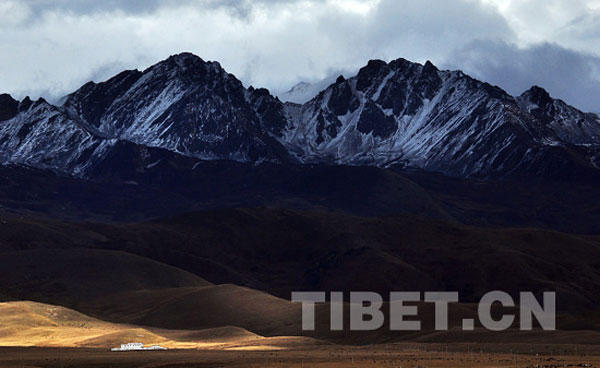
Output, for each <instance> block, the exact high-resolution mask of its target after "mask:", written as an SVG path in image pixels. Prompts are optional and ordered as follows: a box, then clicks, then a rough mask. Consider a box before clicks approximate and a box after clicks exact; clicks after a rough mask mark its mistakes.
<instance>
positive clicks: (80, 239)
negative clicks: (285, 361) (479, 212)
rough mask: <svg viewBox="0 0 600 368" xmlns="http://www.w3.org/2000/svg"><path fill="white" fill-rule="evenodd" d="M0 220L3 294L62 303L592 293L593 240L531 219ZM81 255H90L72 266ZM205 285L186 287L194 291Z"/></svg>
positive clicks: (250, 215) (599, 280)
mask: <svg viewBox="0 0 600 368" xmlns="http://www.w3.org/2000/svg"><path fill="white" fill-rule="evenodd" d="M3 221H4V222H6V223H5V224H0V226H5V227H4V228H6V229H18V231H10V230H8V231H2V232H0V249H2V251H0V257H2V262H3V264H6V265H8V267H7V268H6V269H5V270H3V271H2V272H4V273H5V276H4V277H2V278H0V293H1V295H3V296H4V297H5V298H13V299H14V298H27V299H36V300H39V299H38V298H48V299H44V300H43V301H48V302H52V303H57V304H61V305H66V306H75V305H76V304H77V303H89V300H92V299H95V298H96V297H98V296H106V295H109V294H113V295H114V294H118V293H124V292H130V291H131V292H139V290H144V289H165V288H168V289H173V288H179V287H204V286H207V282H206V281H204V280H208V282H210V283H213V284H227V283H229V284H236V285H240V286H244V287H247V288H252V289H257V290H262V291H265V292H267V293H270V294H272V295H275V296H277V297H280V298H283V299H289V297H290V292H291V291H300V290H323V291H331V290H334V291H351V290H370V291H377V292H380V293H382V294H383V295H386V294H387V293H388V292H389V291H396V290H453V291H454V290H455V291H459V292H460V295H461V300H462V301H463V302H474V301H477V300H478V299H479V298H480V297H481V295H482V294H484V293H486V292H488V291H490V290H496V289H499V290H505V291H507V292H510V293H511V294H513V295H515V296H516V295H517V294H518V292H519V291H523V290H531V291H534V292H537V293H539V292H541V291H545V290H555V291H557V304H558V308H559V309H560V310H562V311H566V312H569V313H573V314H574V315H575V317H577V318H579V317H581V316H584V315H585V316H587V315H588V313H593V312H597V307H596V303H597V302H598V299H597V298H598V295H600V275H599V273H600V271H599V270H600V264H599V263H598V262H599V260H600V239H599V238H598V237H594V236H579V235H570V234H563V233H558V232H554V231H547V230H539V229H497V228H479V227H471V226H465V225H461V224H458V223H453V222H445V221H440V220H428V219H423V218H416V217H410V216H395V217H377V218H373V217H358V216H351V215H344V214H340V213H331V212H314V211H293V210H278V209H265V208H262V209H261V208H257V209H231V210H220V211H203V212H195V213H188V214H183V215H180V216H175V217H170V218H165V219H160V220H154V221H150V222H144V223H134V224H99V223H73V222H62V221H56V220H44V219H38V218H30V217H24V218H21V217H19V216H12V217H11V216H10V215H7V216H5V217H3ZM28 248H36V249H32V250H26V249H28ZM55 248H62V250H54V249H55ZM100 249H105V250H100ZM117 254H118V255H119V256H116V255H117ZM131 254H137V255H138V256H142V257H144V258H140V257H136V256H133V255H131ZM81 257H84V258H83V259H87V261H86V262H88V263H89V262H91V264H95V265H96V266H94V267H88V266H86V267H82V266H81V265H85V264H86V263H85V262H81V261H80V259H81ZM111 257H112V258H111ZM124 259H127V261H124ZM148 259H152V260H154V261H155V262H160V263H152V264H150V263H148V262H151V261H148ZM142 260H143V262H142ZM131 262H133V263H131ZM140 262H141V263H140ZM130 263H131V265H136V266H135V267H131V265H130ZM119 264H120V265H122V267H120V268H119V267H116V266H115V265H117V266H118V265H119ZM142 264H143V265H148V269H146V268H145V267H146V266H144V267H142ZM166 265H169V266H166ZM115 267H116V268H115ZM174 267H176V268H174ZM78 269H79V271H78ZM119 270H121V271H119ZM158 270H160V271H158ZM163 270H165V271H163ZM182 270H185V271H187V272H184V271H182ZM83 271H85V272H83ZM91 271H94V272H96V273H92V274H88V272H91ZM138 271H139V272H138ZM166 271H168V272H166ZM165 272H166V273H165ZM130 273H132V274H130ZM169 274H170V275H172V276H166V275H169ZM120 280H124V281H120ZM15 285H19V286H15ZM79 285H88V286H89V285H97V286H94V287H93V288H89V287H86V286H79ZM207 290H210V289H205V290H203V291H201V292H200V291H198V292H195V293H193V294H191V295H193V296H194V298H197V299H198V300H200V299H202V298H200V295H203V293H207ZM212 290H213V292H211V293H208V294H206V295H209V296H210V297H209V296H206V297H203V298H204V299H205V300H209V299H210V298H217V296H218V295H221V296H222V295H229V294H227V293H224V294H219V293H220V292H222V291H223V290H227V287H224V286H219V287H215V288H213V289H212ZM245 290H248V289H245ZM217 291H218V292H217ZM179 292H181V290H180V291H177V293H179ZM243 294H244V293H242V294H241V295H243ZM140 295H143V297H144V298H153V297H154V296H153V295H154V294H152V293H150V294H143V293H142V294H140ZM243 298H250V296H248V295H245V296H243V297H242V299H243ZM159 299H160V298H159ZM261 308H262V307H261ZM197 318H200V317H197ZM573 323H574V324H575V325H577V323H578V322H577V323H576V322H573ZM593 325H594V323H592V322H587V324H584V325H583V326H584V327H585V326H587V327H592V326H593ZM204 327H213V326H204ZM265 331H266V332H268V329H265ZM265 331H263V330H262V329H261V332H265Z"/></svg>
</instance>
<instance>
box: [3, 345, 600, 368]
mask: <svg viewBox="0 0 600 368" xmlns="http://www.w3.org/2000/svg"><path fill="white" fill-rule="evenodd" d="M549 349H552V350H553V351H552V352H550V350H549ZM516 351H519V354H516ZM524 352H525V353H524ZM599 366H600V347H597V346H594V347H590V346H576V345H569V346H566V345H510V344H496V345H458V344H452V345H415V344H393V345H373V346H364V347H347V346H338V345H331V346H318V347H307V348H295V349H290V350H280V351H231V350H170V351H165V352H159V351H156V352H127V353H114V352H110V351H107V350H106V349H87V348H79V349H77V348H21V347H11V348H0V367H48V368H50V367H61V368H68V367H178V368H184V367H282V368H283V367H405V368H408V367H599Z"/></svg>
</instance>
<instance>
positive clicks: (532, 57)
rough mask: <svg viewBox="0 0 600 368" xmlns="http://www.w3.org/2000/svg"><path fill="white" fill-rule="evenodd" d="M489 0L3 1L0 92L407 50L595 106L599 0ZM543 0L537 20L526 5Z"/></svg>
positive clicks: (350, 65) (286, 76)
mask: <svg viewBox="0 0 600 368" xmlns="http://www.w3.org/2000/svg"><path fill="white" fill-rule="evenodd" d="M496 3H498V1H496V0H456V1H446V0H404V1H397V0H322V1H317V0H258V1H249V0H197V1H193V0H164V1H159V0H130V1H116V0H108V1H95V0H78V1H67V0H0V48H1V56H0V90H1V91H2V92H9V93H12V94H14V95H16V96H17V97H23V96H24V95H26V94H29V95H32V96H34V97H36V96H37V95H44V96H46V97H51V98H52V97H54V98H56V97H58V96H61V95H63V94H65V93H68V92H70V91H72V90H73V89H75V88H77V87H79V86H80V85H81V84H83V83H84V82H86V81H88V80H90V79H93V80H96V81H100V80H103V79H106V78H108V77H109V76H111V75H112V74H115V73H117V72H119V71H120V70H122V69H132V68H138V69H143V68H145V67H147V66H149V65H151V64H153V63H155V62H157V61H159V60H161V59H164V58H165V57H167V56H169V55H170V54H175V53H178V52H181V51H191V52H193V53H195V54H197V55H199V56H201V57H202V58H204V59H207V60H218V61H219V62H220V63H221V64H222V65H223V66H224V67H225V68H226V69H227V70H228V71H229V72H232V73H234V74H235V75H236V76H238V78H240V79H241V80H242V81H243V82H244V83H245V84H246V85H249V84H253V85H255V86H265V87H267V88H269V89H271V90H273V91H275V92H281V91H284V90H287V89H289V88H290V87H291V86H292V85H294V84H296V83H297V82H299V81H302V80H306V81H311V82H315V81H319V80H321V79H323V78H326V77H328V76H330V75H332V74H335V73H339V71H348V70H357V69H358V68H359V67H361V66H362V65H364V64H366V62H367V61H368V60H369V59H372V58H380V59H384V60H391V59H396V58H398V57H404V58H407V59H409V60H413V61H418V62H424V61H425V60H428V59H429V60H432V61H433V62H434V63H436V64H437V65H439V66H442V67H449V68H456V69H462V70H464V71H465V72H467V73H472V74H473V75H474V76H476V77H478V78H480V79H483V80H486V81H489V82H491V83H494V84H497V85H499V86H501V87H503V88H504V89H506V90H507V91H508V92H510V93H512V94H519V93H521V92H522V91H523V90H525V89H527V88H529V86H531V85H532V84H538V85H541V86H544V87H545V88H547V89H548V90H549V91H550V93H551V94H553V95H554V96H555V97H559V98H563V99H564V100H565V101H567V102H568V103H571V104H574V105H575V106H578V107H580V108H582V109H584V110H593V111H600V99H599V98H597V96H599V94H598V92H599V91H600V72H599V70H600V68H599V65H600V63H599V61H598V60H599V59H598V58H599V57H600V50H596V49H595V48H594V47H593V46H592V45H594V44H596V43H597V42H598V41H599V40H598V34H597V30H598V29H600V26H599V24H600V16H598V14H600V12H599V10H598V9H600V5H599V6H598V7H597V8H596V7H595V6H596V5H598V4H596V3H597V2H596V0H594V1H590V2H589V4H591V5H586V6H582V5H580V4H579V5H578V6H574V5H571V4H569V3H570V1H569V0H565V1H562V2H561V1H559V0H552V1H550V0H547V1H541V0H520V1H519V2H517V1H514V0H513V1H511V0H507V2H504V3H503V4H504V5H503V7H499V6H497V4H496ZM506 3H508V4H509V5H510V6H506ZM525 3H526V5H527V6H524V5H523V4H525ZM571 3H573V4H575V2H571ZM515 4H516V5H515ZM557 4H558V5H560V6H562V7H558V8H557V6H558V5H557ZM517 5H518V6H517ZM551 6H553V7H554V8H556V9H559V10H560V11H558V12H556V11H554V12H552V11H551V10H552V9H554V8H551ZM545 7H548V9H549V10H548V11H547V12H545V13H544V14H545V15H544V16H545V17H547V19H546V21H545V22H542V21H540V20H539V19H537V18H539V15H537V18H536V14H535V13H532V12H534V11H535V9H536V8H537V9H546V8H545ZM532 9H533V10H532ZM565 9H567V10H568V11H567V10H565ZM538 13H539V12H538ZM528 18H531V19H536V21H535V22H530V23H531V24H530V23H529V22H524V21H523V20H524V19H525V20H527V19H528ZM535 27H538V28H535ZM532 35H534V36H532ZM540 35H543V37H542V36H540ZM345 74H347V73H345Z"/></svg>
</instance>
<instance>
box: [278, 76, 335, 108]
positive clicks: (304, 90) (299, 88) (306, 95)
mask: <svg viewBox="0 0 600 368" xmlns="http://www.w3.org/2000/svg"><path fill="white" fill-rule="evenodd" d="M337 77H338V76H337V75H330V76H328V77H326V78H324V79H322V80H320V81H317V82H313V83H309V82H300V83H297V84H296V85H294V86H293V87H292V88H290V89H289V90H288V91H285V92H282V93H278V94H277V97H279V98H280V99H281V100H282V101H284V102H293V103H297V104H304V103H306V102H308V101H310V100H312V99H313V98H314V97H315V96H316V95H318V94H319V92H321V91H322V90H324V89H325V88H327V87H328V86H329V85H330V84H332V83H333V82H335V80H336V78H337Z"/></svg>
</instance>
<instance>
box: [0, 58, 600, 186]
mask: <svg viewBox="0 0 600 368" xmlns="http://www.w3.org/2000/svg"><path fill="white" fill-rule="evenodd" d="M0 120H1V121H0V162H2V163H4V164H9V163H15V164H24V165H27V166H31V167H36V168H43V169H52V170H55V171H57V172H61V173H66V174H69V175H74V176H77V177H82V178H89V177H93V176H94V175H95V172H96V170H97V168H99V167H102V166H103V165H104V166H106V162H107V161H108V160H111V162H120V161H122V157H121V156H120V155H123V154H125V152H130V153H131V152H133V151H135V152H136V155H137V157H138V159H139V160H138V161H139V165H140V169H142V170H143V169H150V168H152V167H153V166H154V165H158V164H159V163H160V162H161V160H165V159H166V157H170V156H171V155H173V154H174V155H181V156H185V157H190V158H193V159H195V160H198V162H200V161H207V160H233V161H238V162H246V163H252V164H260V163H263V162H271V163H285V164H295V165H310V164H327V165H368V166H377V167H402V168H418V169H423V170H427V171H435V172H440V173H443V174H445V175H449V176H456V177H465V178H506V177H514V176H532V177H539V176H541V177H555V178H564V177H565V176H568V177H572V178H580V177H583V178H589V177H593V178H596V177H598V174H599V173H600V170H599V169H598V166H599V164H600V117H599V116H598V115H596V114H593V113H584V112H582V111H580V110H578V109H576V108H574V107H572V106H569V105H567V104H566V103H564V102H563V101H561V100H557V99H553V98H552V97H550V95H549V94H548V93H547V92H546V91H545V90H543V89H542V88H540V87H537V86H534V87H532V88H531V89H529V90H528V91H526V92H524V93H523V94H522V95H520V96H517V97H513V96H511V95H509V94H508V93H506V92H505V91H503V90H502V89H501V88H499V87H496V86H492V85H490V84H487V83H485V82H481V81H478V80H476V79H474V78H471V77H469V76H468V75H466V74H464V73H462V72H461V71H444V70H438V69H437V68H436V67H435V66H434V65H433V64H432V63H430V62H426V63H425V64H424V65H421V64H418V63H413V62H410V61H407V60H404V59H397V60H393V61H391V62H389V63H386V62H384V61H381V60H371V61H369V63H368V64H367V65H366V66H365V67H363V68H361V69H360V71H359V72H358V74H357V75H356V76H354V77H351V78H348V79H345V78H344V77H342V76H340V77H339V78H338V79H337V80H336V81H335V83H333V84H331V85H329V86H328V87H327V88H325V89H324V90H323V91H321V92H319V93H318V94H317V95H316V96H315V97H314V98H312V99H311V100H310V101H308V102H306V103H304V104H295V103H291V102H282V101H280V100H279V99H278V98H277V97H274V96H272V95H271V94H270V92H269V91H268V90H266V89H264V88H253V87H251V86H250V87H248V88H245V87H244V86H243V85H242V83H241V82H240V81H239V80H238V79H237V78H236V77H235V76H233V75H232V74H229V73H227V72H226V71H225V70H224V69H223V68H222V67H221V66H220V65H219V64H218V63H217V62H206V61H204V60H202V59H201V58H199V57H197V56H195V55H193V54H190V53H182V54H178V55H174V56H171V57H169V58H168V59H166V60H164V61H161V62H159V63H157V64H155V65H153V66H151V67H149V68H147V69H146V70H144V71H138V70H128V71H123V72H121V73H119V74H117V75H116V76H114V77H112V78H110V79H108V80H107V81H104V82H101V83H94V82H89V83H86V84H85V85H83V86H82V87H81V88H79V89H78V90H77V91H75V92H73V93H71V94H69V95H67V96H65V97H64V98H63V99H62V100H61V101H60V103H58V104H56V105H53V104H50V103H48V102H47V101H45V100H44V99H39V100H37V101H31V100H30V99H29V98H25V99H24V100H22V101H16V100H14V99H13V98H12V97H10V96H9V95H2V96H1V97H0ZM153 150H154V152H160V153H155V154H152V153H151V152H150V151H153ZM157 150H158V151H157Z"/></svg>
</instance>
